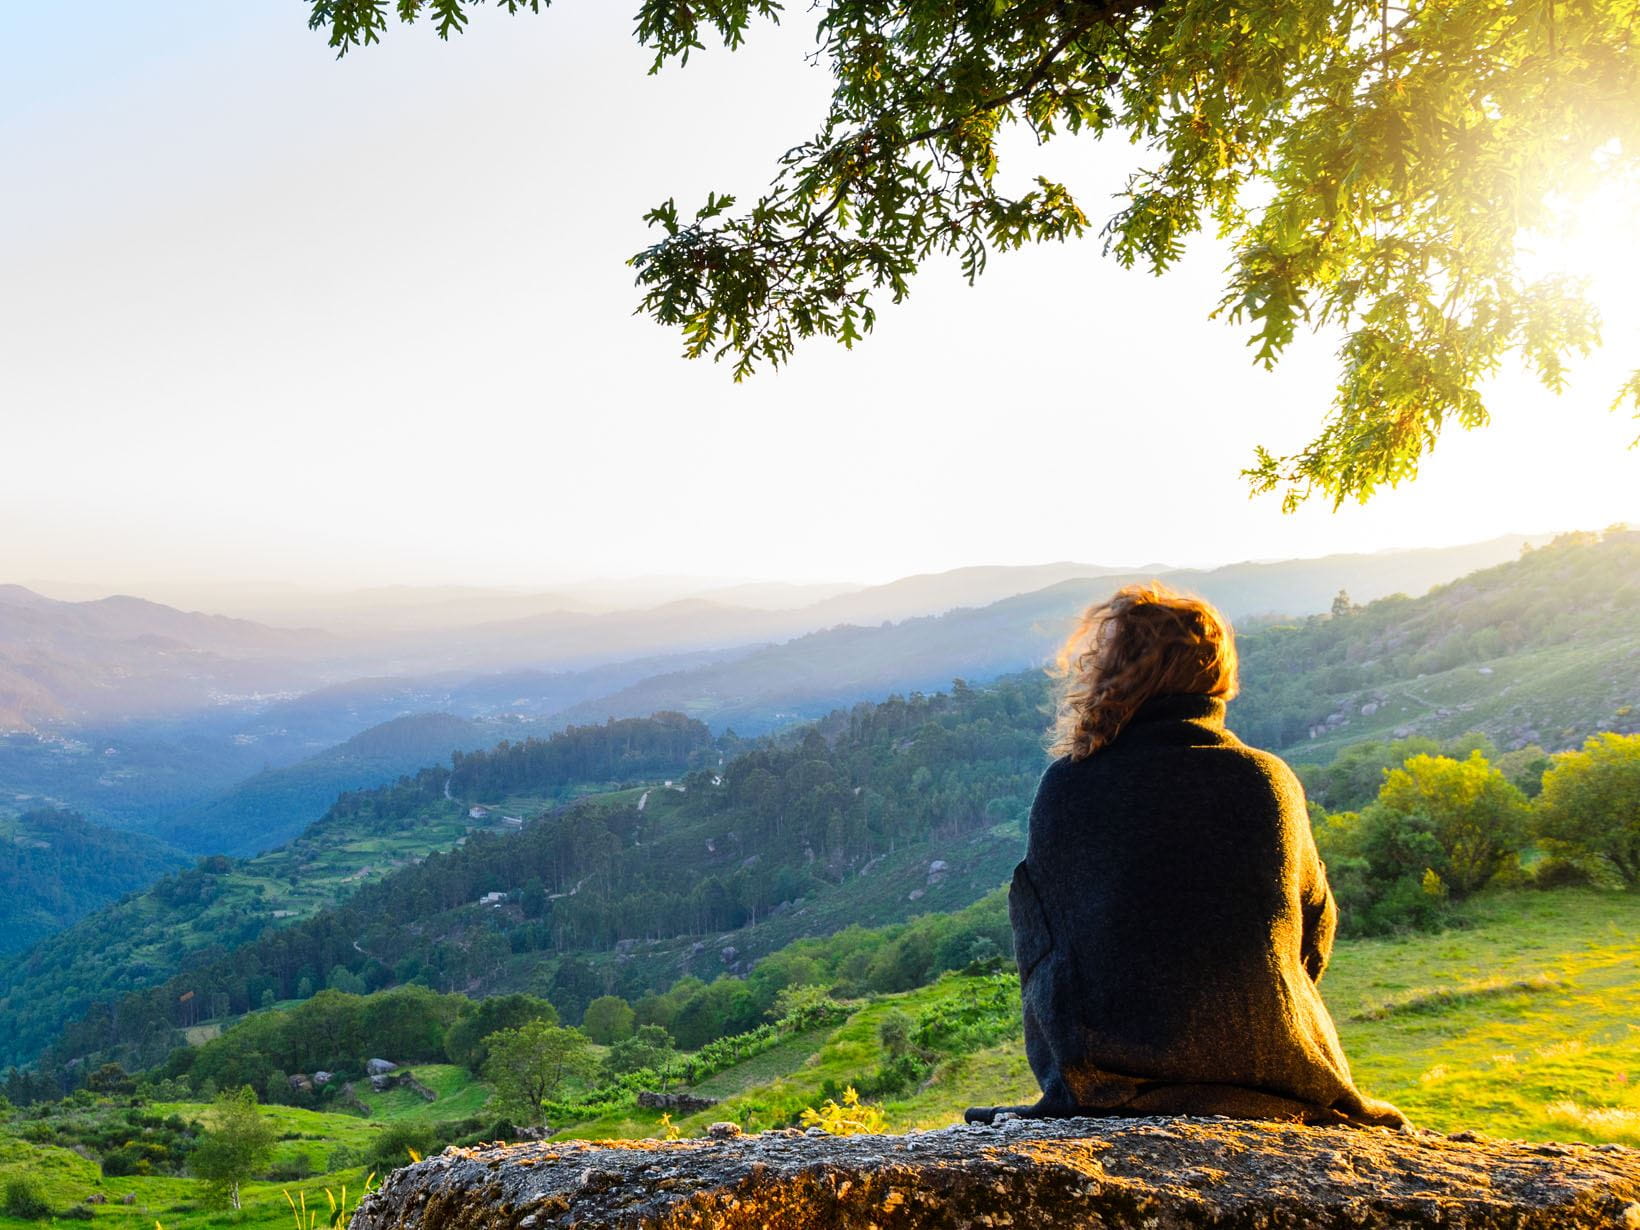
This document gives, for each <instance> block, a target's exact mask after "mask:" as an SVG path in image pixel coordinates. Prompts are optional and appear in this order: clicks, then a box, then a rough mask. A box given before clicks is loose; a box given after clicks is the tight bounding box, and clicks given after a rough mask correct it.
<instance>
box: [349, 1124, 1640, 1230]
mask: <svg viewBox="0 0 1640 1230" xmlns="http://www.w3.org/2000/svg"><path fill="white" fill-rule="evenodd" d="M571 1226H573V1227H575V1228H576V1230H684V1228H685V1227H689V1228H698V1230H708V1228H709V1230H811V1228H812V1230H822V1228H823V1230H866V1227H877V1228H878V1230H936V1228H937V1230H958V1228H959V1227H964V1228H965V1227H976V1226H1010V1227H1017V1228H1021V1230H1023V1228H1027V1227H1028V1228H1032V1230H1034V1228H1036V1227H1054V1228H1066V1230H1070V1228H1082V1230H1094V1228H1095V1227H1097V1228H1099V1230H1140V1228H1141V1227H1142V1228H1144V1230H1186V1228H1190V1227H1213V1228H1214V1230H1301V1228H1303V1230H1387V1228H1389V1227H1396V1228H1398V1230H1399V1228H1401V1227H1430V1228H1432V1230H1433V1228H1435V1227H1439V1228H1440V1230H1505V1228H1507V1230H1595V1228H1596V1227H1599V1228H1600V1230H1640V1151H1637V1150H1634V1149H1627V1148H1623V1147H1621V1146H1617V1145H1598V1146H1591V1145H1541V1144H1521V1143H1518V1142H1507V1141H1492V1140H1486V1139H1483V1138H1478V1137H1475V1136H1473V1135H1468V1134H1461V1135H1460V1136H1458V1137H1445V1136H1440V1135H1437V1134H1434V1133H1399V1132H1391V1131H1389V1130H1387V1129H1383V1128H1373V1129H1352V1128H1338V1127H1327V1128H1321V1127H1301V1126H1298V1125H1295V1124H1279V1123H1253V1122H1246V1121H1238V1120H1226V1119H1218V1120H1213V1119H1127V1120H1118V1119H1065V1120H1057V1121H1047V1122H1044V1121H1035V1120H1018V1119H1010V1120H1005V1121H1004V1122H1003V1123H1001V1124H1000V1125H997V1126H990V1127H979V1126H960V1127H952V1128H944V1129H941V1130H939V1131H934V1132H926V1133H914V1134H912V1135H908V1136H851V1137H830V1136H820V1137H811V1136H807V1135H805V1134H804V1133H802V1132H797V1131H794V1130H791V1129H787V1130H784V1131H776V1132H765V1133H762V1134H760V1135H756V1136H744V1137H740V1138H738V1139H735V1138H724V1139H706V1140H680V1141H653V1140H648V1141H608V1142H600V1143H588V1142H584V1141H562V1142H543V1143H539V1144H521V1145H487V1146H478V1147H476V1148H459V1147H452V1148H450V1149H446V1150H445V1151H444V1152H443V1153H441V1154H439V1155H438V1156H436V1157H431V1158H428V1159H427V1160H425V1161H423V1162H420V1163H417V1164H416V1165H413V1166H408V1167H406V1168H404V1169H402V1170H398V1171H395V1172H394V1173H393V1174H392V1175H391V1176H389V1178H388V1179H387V1181H386V1183H385V1184H384V1185H383V1186H382V1188H381V1189H380V1190H379V1191H377V1192H375V1193H372V1194H371V1195H369V1196H367V1197H366V1198H365V1199H364V1201H363V1202H362V1203H361V1204H360V1205H359V1209H358V1212H357V1213H356V1214H355V1215H354V1218H353V1223H352V1227H351V1230H556V1228H559V1227H563V1228H566V1230H567V1228H568V1227H571Z"/></svg>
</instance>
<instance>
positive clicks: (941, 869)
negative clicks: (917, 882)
mask: <svg viewBox="0 0 1640 1230" xmlns="http://www.w3.org/2000/svg"><path fill="white" fill-rule="evenodd" d="M950 870H951V864H950V863H948V862H946V861H945V860H944V859H943V858H937V859H935V860H934V861H933V862H931V863H929V864H928V882H929V883H930V884H938V883H939V882H940V881H941V880H943V879H944V878H945V873H946V872H948V871H950Z"/></svg>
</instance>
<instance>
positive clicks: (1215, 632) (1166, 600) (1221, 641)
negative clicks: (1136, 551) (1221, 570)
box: [1050, 581, 1240, 760]
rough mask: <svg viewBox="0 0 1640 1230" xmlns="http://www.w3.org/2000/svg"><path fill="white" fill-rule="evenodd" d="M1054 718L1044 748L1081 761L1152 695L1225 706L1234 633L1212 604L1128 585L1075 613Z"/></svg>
mask: <svg viewBox="0 0 1640 1230" xmlns="http://www.w3.org/2000/svg"><path fill="white" fill-rule="evenodd" d="M1057 674H1058V675H1059V677H1060V679H1061V685H1060V698H1059V717H1058V720H1057V721H1056V722H1055V724H1054V730H1053V740H1052V743H1051V744H1050V748H1051V750H1052V752H1053V754H1054V755H1056V756H1069V757H1070V758H1071V759H1072V760H1083V759H1085V758H1087V757H1089V756H1091V755H1093V754H1094V753H1095V752H1097V751H1098V750H1099V749H1100V748H1102V747H1104V746H1105V745H1106V744H1108V743H1109V742H1110V741H1111V740H1112V739H1114V738H1116V736H1117V735H1118V734H1120V733H1121V731H1122V728H1123V727H1124V726H1126V725H1127V723H1128V720H1129V719H1130V718H1131V717H1132V716H1133V714H1134V711H1135V710H1137V709H1138V708H1139V706H1140V705H1142V704H1144V703H1145V701H1147V700H1149V699H1150V698H1151V697H1153V696H1165V695H1169V694H1172V693H1191V694H1196V695H1202V696H1217V697H1220V698H1221V699H1223V700H1230V699H1232V698H1233V697H1234V696H1235V695H1236V691H1237V689H1238V688H1239V686H1240V683H1239V680H1238V677H1237V667H1236V634H1235V632H1234V630H1233V629H1232V628H1231V627H1230V621H1229V620H1228V619H1226V618H1225V617H1224V616H1223V615H1222V614H1220V613H1219V611H1218V609H1217V608H1216V607H1214V606H1213V605H1212V604H1211V603H1209V602H1206V601H1204V600H1203V599H1201V598H1196V597H1193V596H1191V595H1189V594H1183V593H1180V592H1178V591H1177V590H1173V589H1169V588H1168V587H1167V586H1166V585H1163V584H1161V583H1160V582H1159V581H1152V582H1149V583H1148V584H1144V585H1128V586H1126V587H1124V588H1122V589H1119V590H1117V591H1116V593H1114V594H1112V595H1111V596H1110V597H1109V598H1108V599H1106V600H1105V601H1104V602H1098V603H1095V604H1094V605H1093V606H1090V607H1089V608H1088V609H1087V610H1086V611H1084V612H1083V613H1082V618H1081V621H1080V622H1079V623H1078V624H1077V626H1076V630H1075V631H1074V632H1072V633H1071V635H1070V637H1069V638H1068V639H1067V640H1066V641H1065V644H1064V646H1063V648H1061V649H1060V651H1059V660H1058V670H1057Z"/></svg>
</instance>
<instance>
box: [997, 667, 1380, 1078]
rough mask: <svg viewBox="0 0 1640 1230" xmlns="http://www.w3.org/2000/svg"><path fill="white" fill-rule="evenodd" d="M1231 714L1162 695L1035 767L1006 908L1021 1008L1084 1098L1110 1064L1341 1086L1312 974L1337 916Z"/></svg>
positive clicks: (1304, 832)
mask: <svg viewBox="0 0 1640 1230" xmlns="http://www.w3.org/2000/svg"><path fill="white" fill-rule="evenodd" d="M1223 714H1224V704H1223V702H1222V701H1218V700H1214V699H1212V698H1210V697H1205V696H1166V697H1158V698H1156V699H1154V700H1152V701H1150V702H1149V703H1147V704H1146V705H1145V706H1143V707H1142V708H1141V709H1140V710H1139V712H1138V713H1137V714H1136V715H1135V716H1134V718H1133V719H1132V720H1131V721H1130V723H1129V725H1128V726H1127V728H1126V729H1125V730H1124V731H1123V733H1122V734H1121V735H1120V737H1118V738H1117V739H1116V740H1115V741H1114V742H1113V743H1112V744H1111V745H1110V746H1109V747H1107V748H1105V749H1104V750H1102V751H1101V752H1100V753H1099V754H1098V755H1096V756H1092V757H1089V758H1087V759H1085V760H1082V761H1072V760H1069V759H1062V760H1060V761H1057V762H1056V763H1055V764H1054V765H1053V766H1052V767H1051V768H1050V769H1049V770H1048V772H1047V773H1046V774H1045V775H1044V776H1043V779H1042V785H1041V787H1040V788H1039V790H1038V794H1037V801H1036V805H1035V807H1034V809H1033V812H1032V818H1031V839H1030V846H1029V849H1028V851H1027V854H1026V858H1025V861H1024V862H1023V863H1022V864H1021V865H1020V869H1019V870H1018V871H1017V872H1016V873H1015V880H1014V889H1013V892H1012V894H1011V902H1010V908H1011V912H1012V914H1013V919H1014V927H1015V945H1016V949H1019V950H1022V951H1020V953H1019V955H1020V972H1021V976H1022V979H1023V980H1024V981H1025V983H1026V995H1025V998H1026V1006H1027V1011H1028V1013H1029V1014H1030V1015H1032V1016H1034V1018H1035V1021H1034V1025H1035V1032H1037V1033H1039V1034H1040V1035H1041V1036H1040V1038H1039V1039H1038V1041H1039V1043H1040V1044H1041V1045H1044V1046H1046V1047H1047V1048H1048V1050H1049V1051H1050V1053H1051V1055H1052V1060H1051V1069H1052V1070H1053V1071H1054V1072H1055V1073H1056V1074H1057V1076H1058V1078H1059V1079H1060V1080H1062V1081H1063V1082H1064V1084H1065V1093H1066V1094H1068V1095H1069V1098H1070V1100H1071V1101H1073V1102H1074V1103H1075V1104H1076V1105H1078V1106H1084V1107H1086V1106H1099V1105H1105V1104H1109V1103H1110V1101H1111V1099H1110V1093H1111V1090H1110V1088H1109V1086H1110V1078H1112V1077H1116V1076H1121V1077H1139V1078H1142V1079H1144V1080H1146V1081H1150V1082H1174V1083H1177V1082H1185V1083H1210V1084H1226V1085H1240V1086H1247V1087H1250V1088H1256V1089H1262V1090H1265V1091H1268V1092H1270V1093H1273V1094H1277V1095H1280V1096H1285V1097H1290V1098H1294V1099H1297V1100H1299V1101H1302V1102H1306V1103H1312V1104H1318V1105H1320V1106H1329V1105H1331V1104H1332V1103H1333V1102H1335V1101H1336V1100H1338V1099H1339V1098H1340V1097H1346V1096H1347V1095H1348V1094H1349V1093H1350V1092H1352V1091H1353V1087H1352V1086H1351V1084H1350V1078H1349V1068H1348V1065H1347V1063H1346V1062H1345V1060H1344V1057H1343V1053H1342V1050H1341V1049H1340V1048H1339V1046H1338V1042H1337V1038H1336V1035H1335V1034H1334V1032H1333V1028H1332V1023H1331V1021H1330V1020H1329V1019H1328V1017H1327V1015H1326V1010H1325V1008H1323V1007H1322V1005H1321V1001H1320V997H1319V996H1318V995H1317V994H1316V992H1315V989H1314V985H1313V978H1314V977H1317V976H1319V974H1320V972H1321V969H1322V968H1323V967H1324V965H1325V960H1326V955H1327V952H1328V951H1329V950H1330V947H1331V940H1332V935H1331V923H1332V914H1331V911H1330V908H1329V907H1330V899H1329V897H1328V895H1327V888H1326V881H1325V878H1324V876H1323V874H1322V872H1321V867H1320V863H1319V861H1318V860H1317V859H1316V857H1315V847H1314V843H1313V841H1312V840H1311V839H1310V836H1309V830H1308V824H1307V821H1306V819H1305V817H1304V814H1303V802H1302V794H1301V793H1300V792H1299V791H1298V789H1297V783H1296V782H1294V781H1293V780H1292V774H1291V772H1290V771H1289V770H1288V769H1287V767H1286V766H1285V765H1284V764H1282V763H1281V761H1280V760H1278V759H1276V758H1275V757H1273V756H1269V755H1267V754H1266V753H1263V752H1257V751H1254V750H1253V749H1251V748H1248V747H1246V746H1244V745H1243V744H1241V743H1240V742H1239V741H1238V740H1237V739H1236V738H1235V737H1234V736H1233V735H1231V734H1229V733H1228V732H1227V731H1226V730H1225V729H1224V726H1223ZM1056 939H1057V941H1058V942H1057V943H1056ZM1028 967H1029V968H1028ZM1033 1009H1034V1011H1032V1010H1033Z"/></svg>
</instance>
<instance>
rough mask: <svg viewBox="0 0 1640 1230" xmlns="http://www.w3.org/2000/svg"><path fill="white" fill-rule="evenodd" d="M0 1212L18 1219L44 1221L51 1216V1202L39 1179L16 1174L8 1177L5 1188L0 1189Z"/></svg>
mask: <svg viewBox="0 0 1640 1230" xmlns="http://www.w3.org/2000/svg"><path fill="white" fill-rule="evenodd" d="M0 1212H3V1213H5V1215H6V1216H7V1217H15V1218H17V1219H18V1220H20V1221H44V1220H45V1219H46V1218H48V1217H50V1216H51V1202H50V1201H49V1200H47V1199H46V1189H45V1186H44V1185H43V1184H42V1183H41V1182H40V1180H39V1179H37V1178H35V1177H34V1176H33V1175H28V1174H17V1175H12V1176H11V1177H10V1178H8V1179H7V1180H6V1186H5V1189H4V1190H3V1191H0Z"/></svg>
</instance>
